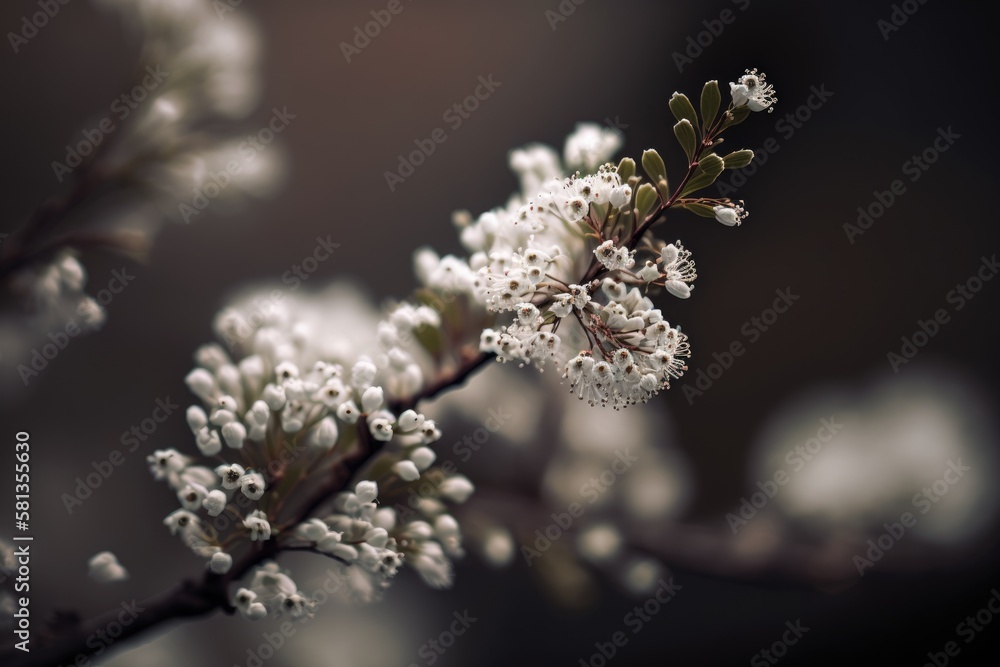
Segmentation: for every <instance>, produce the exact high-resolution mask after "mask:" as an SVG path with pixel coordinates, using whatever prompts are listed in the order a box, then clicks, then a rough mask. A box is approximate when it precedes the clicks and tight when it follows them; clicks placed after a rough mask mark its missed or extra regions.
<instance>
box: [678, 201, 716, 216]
mask: <svg viewBox="0 0 1000 667" xmlns="http://www.w3.org/2000/svg"><path fill="white" fill-rule="evenodd" d="M678 208H683V209H687V210H688V211H691V212H692V213H694V214H695V215H700V216H701V217H703V218H714V217H715V209H714V208H713V207H711V206H709V205H708V204H702V203H699V202H689V203H687V204H681V205H680V206H679V207H678Z"/></svg>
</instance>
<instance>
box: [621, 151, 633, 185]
mask: <svg viewBox="0 0 1000 667" xmlns="http://www.w3.org/2000/svg"><path fill="white" fill-rule="evenodd" d="M634 174H635V160H633V159H632V158H630V157H625V158H622V161H621V162H619V163H618V177H619V178H621V179H622V183H628V179H630V178H632V176H633V175H634Z"/></svg>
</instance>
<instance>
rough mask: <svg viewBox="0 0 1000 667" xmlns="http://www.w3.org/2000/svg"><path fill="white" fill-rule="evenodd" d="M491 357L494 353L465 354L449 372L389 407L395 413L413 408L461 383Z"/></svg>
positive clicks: (391, 403)
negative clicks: (461, 360)
mask: <svg viewBox="0 0 1000 667" xmlns="http://www.w3.org/2000/svg"><path fill="white" fill-rule="evenodd" d="M493 357H494V355H493V354H491V353H488V352H478V353H477V354H475V355H474V356H469V355H466V359H465V361H464V362H462V363H461V364H459V366H458V367H457V368H456V369H455V370H453V371H452V372H451V373H445V374H443V375H440V376H439V377H438V378H437V379H436V380H434V381H433V382H431V383H430V384H428V385H425V386H424V388H423V389H421V390H420V391H418V392H417V393H416V394H414V395H413V396H410V397H409V398H406V399H402V400H396V401H392V402H390V404H389V409H390V410H391V411H392V412H393V413H394V414H397V415H398V414H399V413H400V412H403V411H404V410H410V409H413V408H415V407H416V406H417V405H419V404H420V403H421V402H423V401H426V400H430V399H432V398H434V397H436V396H437V395H438V394H441V393H443V392H445V391H447V390H449V389H453V388H454V387H457V386H459V385H461V384H463V383H464V382H465V381H466V380H468V379H469V377H470V376H471V375H472V374H473V373H475V372H476V371H477V370H479V369H480V368H481V367H482V366H483V365H484V364H486V362H488V361H490V360H491V359H493Z"/></svg>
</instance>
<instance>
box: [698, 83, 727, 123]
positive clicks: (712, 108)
mask: <svg viewBox="0 0 1000 667" xmlns="http://www.w3.org/2000/svg"><path fill="white" fill-rule="evenodd" d="M720 104H722V94H721V93H720V92H719V82H718V81H708V82H707V83H705V87H704V88H702V89H701V123H702V125H703V126H704V127H705V131H706V132H708V129H709V128H710V127H712V123H713V122H715V116H716V115H717V114H718V113H719V105H720Z"/></svg>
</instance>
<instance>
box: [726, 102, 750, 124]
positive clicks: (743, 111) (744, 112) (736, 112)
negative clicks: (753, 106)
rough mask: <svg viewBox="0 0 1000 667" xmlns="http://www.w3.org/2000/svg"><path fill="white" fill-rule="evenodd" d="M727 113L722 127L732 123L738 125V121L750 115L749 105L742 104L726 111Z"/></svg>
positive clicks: (740, 121)
mask: <svg viewBox="0 0 1000 667" xmlns="http://www.w3.org/2000/svg"><path fill="white" fill-rule="evenodd" d="M727 114H728V116H727V117H726V120H725V122H724V123H723V124H722V127H723V128H727V127H732V126H733V125H739V124H740V123H742V122H743V121H745V120H746V119H747V116H749V115H750V107H748V106H747V105H745V104H744V105H743V106H741V107H736V108H735V109H730V110H729V111H728V112H727Z"/></svg>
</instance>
